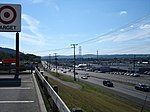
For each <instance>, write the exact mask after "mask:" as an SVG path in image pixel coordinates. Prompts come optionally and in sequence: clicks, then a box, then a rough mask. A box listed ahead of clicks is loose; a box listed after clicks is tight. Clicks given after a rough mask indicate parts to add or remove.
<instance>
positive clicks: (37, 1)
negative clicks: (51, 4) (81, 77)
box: [30, 0, 51, 3]
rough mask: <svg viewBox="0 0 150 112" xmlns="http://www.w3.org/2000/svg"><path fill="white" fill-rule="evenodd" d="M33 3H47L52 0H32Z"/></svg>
mask: <svg viewBox="0 0 150 112" xmlns="http://www.w3.org/2000/svg"><path fill="white" fill-rule="evenodd" d="M30 1H31V2H32V3H45V2H48V1H51V0H30Z"/></svg>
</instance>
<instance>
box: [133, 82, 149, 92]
mask: <svg viewBox="0 0 150 112" xmlns="http://www.w3.org/2000/svg"><path fill="white" fill-rule="evenodd" d="M135 89H136V90H140V91H144V92H150V86H148V85H146V84H141V83H139V84H137V85H135Z"/></svg>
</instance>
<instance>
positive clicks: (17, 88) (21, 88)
mask: <svg viewBox="0 0 150 112" xmlns="http://www.w3.org/2000/svg"><path fill="white" fill-rule="evenodd" d="M7 89H8V90H10V89H11V90H13V89H16V90H19V89H20V90H23V89H27V90H29V89H33V88H30V87H6V88H3V87H2V88H0V90H7Z"/></svg>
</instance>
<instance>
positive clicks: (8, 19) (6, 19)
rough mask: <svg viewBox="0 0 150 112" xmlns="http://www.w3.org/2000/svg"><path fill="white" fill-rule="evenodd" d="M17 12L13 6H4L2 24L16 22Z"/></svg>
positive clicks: (0, 18) (2, 8)
mask: <svg viewBox="0 0 150 112" xmlns="http://www.w3.org/2000/svg"><path fill="white" fill-rule="evenodd" d="M16 17H17V13H16V10H15V9H14V8H13V7H11V6H3V7H1V8H0V22H1V23H3V24H11V23H13V22H14V21H15V20H16Z"/></svg>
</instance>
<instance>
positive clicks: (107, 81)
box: [103, 80, 114, 87]
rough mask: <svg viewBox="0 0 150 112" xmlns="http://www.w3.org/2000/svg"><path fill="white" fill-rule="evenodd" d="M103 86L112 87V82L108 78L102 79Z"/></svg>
mask: <svg viewBox="0 0 150 112" xmlns="http://www.w3.org/2000/svg"><path fill="white" fill-rule="evenodd" d="M103 85H104V86H108V87H113V86H114V84H113V83H112V82H111V81H110V80H104V81H103Z"/></svg>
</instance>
